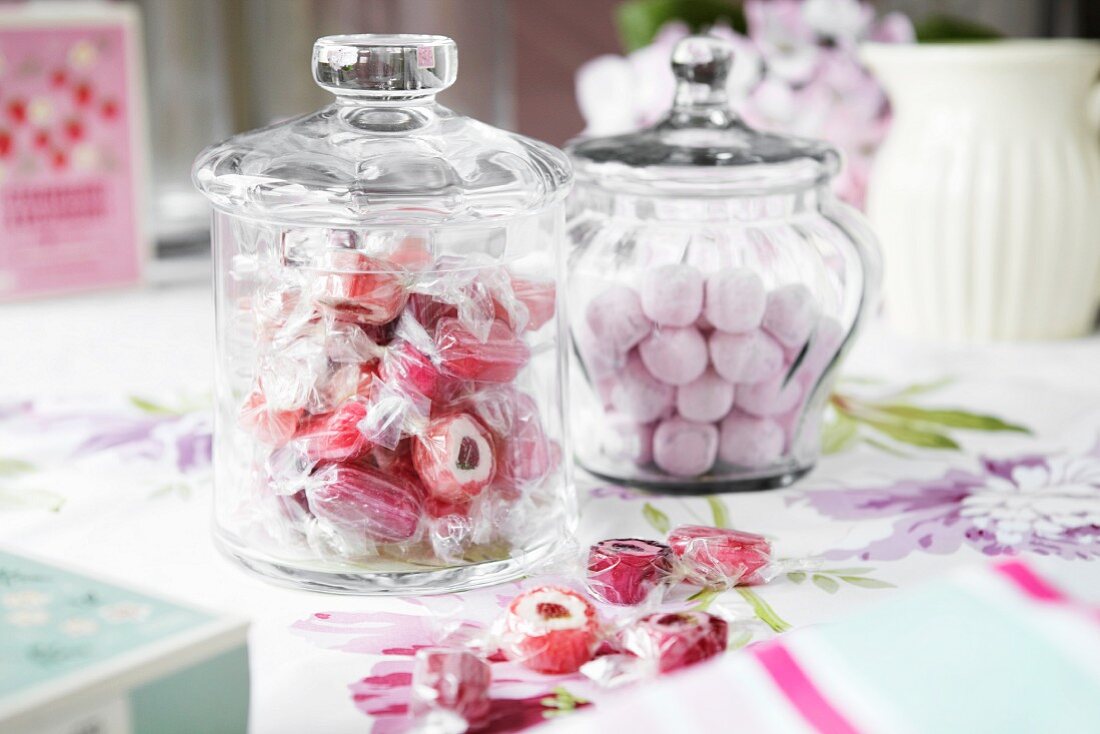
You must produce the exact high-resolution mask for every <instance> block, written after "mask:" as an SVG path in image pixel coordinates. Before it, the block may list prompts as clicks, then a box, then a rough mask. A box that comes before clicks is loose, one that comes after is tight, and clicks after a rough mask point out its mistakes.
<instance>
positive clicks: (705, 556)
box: [668, 525, 772, 588]
mask: <svg viewBox="0 0 1100 734" xmlns="http://www.w3.org/2000/svg"><path fill="white" fill-rule="evenodd" d="M668 544H669V545H670V546H671V547H672V552H673V553H674V554H675V555H676V558H677V559H678V561H679V564H680V571H681V572H682V573H683V574H684V576H685V578H686V579H687V580H688V581H690V582H692V583H696V584H699V585H702V586H710V587H715V588H729V587H731V586H747V585H751V584H762V583H764V578H763V576H761V571H762V569H764V567H765V566H767V565H768V563H770V562H771V557H772V546H771V543H769V542H768V539H767V538H765V537H764V536H762V535H756V534H755V533H745V532H742V531H740V530H728V529H725V528H712V527H707V526H704V525H681V526H680V527H678V528H676V529H675V530H673V531H672V532H671V533H669V536H668Z"/></svg>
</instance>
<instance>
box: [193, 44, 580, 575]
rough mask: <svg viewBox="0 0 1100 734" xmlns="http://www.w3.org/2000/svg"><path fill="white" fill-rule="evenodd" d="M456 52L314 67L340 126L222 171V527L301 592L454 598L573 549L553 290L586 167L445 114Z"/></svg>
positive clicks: (217, 186)
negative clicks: (441, 98) (560, 549)
mask: <svg viewBox="0 0 1100 734" xmlns="http://www.w3.org/2000/svg"><path fill="white" fill-rule="evenodd" d="M456 65H457V53H456V50H455V46H454V43H453V42H452V41H451V40H450V39H447V38H442V37H438V36H371V35H362V36H336V37H329V38H322V39H320V40H319V41H318V42H317V44H316V46H315V47H314V54H313V73H314V77H315V79H316V80H317V82H318V83H319V84H320V85H321V86H322V87H324V88H326V89H328V90H330V91H332V92H333V93H334V94H335V95H336V99H335V101H334V102H333V103H332V104H330V105H329V106H327V107H325V108H323V109H321V110H319V111H317V112H315V113H313V114H309V115H306V116H303V117H300V118H297V119H293V120H289V121H286V122H282V123H279V124H276V125H274V126H272V127H269V128H266V129H263V130H257V131H254V132H249V133H245V134H242V135H238V136H236V137H234V138H231V139H230V140H228V141H226V142H224V143H222V144H220V145H217V146H214V147H212V148H210V149H208V150H206V151H204V152H203V153H202V154H201V155H200V156H199V158H198V160H197V161H196V163H195V168H194V179H195V182H196V185H197V186H198V187H199V189H200V190H201V191H202V192H203V193H204V194H206V196H207V197H208V198H209V199H210V200H211V201H212V202H213V204H214V207H215V214H214V223H213V244H214V258H215V271H216V272H215V282H216V304H217V340H218V344H217V355H218V356H217V377H216V385H217V389H216V402H217V407H216V410H217V420H216V430H215V484H216V494H215V513H214V517H215V528H216V537H217V541H218V543H219V545H220V547H221V548H222V549H223V550H224V551H226V552H227V553H229V554H230V555H231V556H233V557H235V558H237V559H239V560H240V561H241V562H243V563H244V564H245V565H246V566H248V567H249V568H252V569H253V570H256V571H259V572H260V573H263V574H265V575H267V576H270V577H273V578H275V579H277V580H281V581H283V582H287V583H293V584H298V585H302V586H307V587H310V588H317V589H323V590H329V591H344V592H362V593H372V592H386V591H395V592H403V593H409V592H445V591H453V590H458V589H462V588H469V587H472V586H477V585H482V584H488V583H493V582H497V581H500V580H503V579H506V578H513V577H516V576H519V575H521V574H523V573H525V572H526V571H527V570H528V569H529V568H530V567H531V565H532V564H534V563H536V562H539V561H540V560H541V559H542V558H543V557H544V556H546V555H548V554H550V553H551V552H552V551H553V549H554V548H555V547H556V546H560V544H561V540H562V538H563V537H567V536H568V535H569V534H570V533H571V532H572V527H573V524H574V522H575V512H576V511H575V506H574V501H573V498H572V496H571V484H570V477H569V474H568V471H567V462H565V461H564V460H563V452H564V451H566V430H565V421H564V416H563V411H562V403H563V399H562V398H563V395H562V391H563V374H564V359H563V358H562V355H563V354H564V352H563V350H561V349H560V348H559V347H560V340H561V337H562V335H563V334H564V333H565V330H564V314H563V315H562V319H560V320H559V314H558V308H557V303H558V295H559V294H558V284H559V283H560V282H561V280H562V277H561V276H562V275H563V272H564V260H563V255H562V250H563V248H562V246H561V240H562V238H563V229H562V228H563V223H564V196H565V194H566V193H567V191H568V188H569V186H570V183H571V172H570V166H569V162H568V160H567V159H566V157H565V155H564V154H563V153H562V152H561V151H558V150H556V149H554V148H552V147H550V146H547V145H544V144H541V143H538V142H536V141H533V140H529V139H527V138H523V137H520V136H517V135H512V134H509V133H505V132H503V131H500V130H496V129H494V128H491V127H489V126H487V125H483V124H481V123H479V122H476V121H474V120H470V119H468V118H465V117H462V116H459V115H456V114H455V113H453V112H451V111H450V110H448V109H446V108H444V107H442V106H440V105H439V104H437V103H436V102H435V94H436V93H437V92H439V91H441V90H442V89H444V88H446V87H447V86H449V85H450V84H451V83H452V82H453V81H454V79H455V73H456Z"/></svg>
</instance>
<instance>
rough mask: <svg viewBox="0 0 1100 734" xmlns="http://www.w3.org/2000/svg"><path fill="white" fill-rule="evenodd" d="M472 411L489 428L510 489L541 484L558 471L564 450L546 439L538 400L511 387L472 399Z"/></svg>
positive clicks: (499, 470)
mask: <svg viewBox="0 0 1100 734" xmlns="http://www.w3.org/2000/svg"><path fill="white" fill-rule="evenodd" d="M468 402H469V403H470V406H471V408H470V409H471V410H472V412H473V413H474V415H476V416H477V417H478V418H479V419H480V420H481V422H482V423H483V424H484V425H485V426H487V427H488V428H489V430H490V431H491V432H492V434H493V437H494V442H495V445H496V456H497V479H498V482H503V483H504V484H505V485H507V486H509V487H512V488H514V487H516V485H517V484H519V483H527V482H538V481H541V480H542V479H543V478H545V477H546V476H547V475H548V474H549V473H550V472H552V471H553V470H554V469H555V468H557V464H558V461H559V460H560V453H561V449H560V447H558V446H557V444H556V443H555V442H553V441H551V440H550V439H549V438H547V436H546V432H545V431H544V430H543V427H542V417H541V415H540V414H539V408H538V404H537V403H535V399H534V398H532V397H531V396H530V395H528V394H527V393H524V392H520V391H519V390H517V389H516V388H515V387H513V386H511V385H501V386H499V387H493V388H490V389H488V390H485V391H483V392H479V393H475V394H474V395H472V396H470V398H469V400H468Z"/></svg>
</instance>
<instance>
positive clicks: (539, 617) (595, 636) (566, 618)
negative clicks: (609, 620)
mask: <svg viewBox="0 0 1100 734" xmlns="http://www.w3.org/2000/svg"><path fill="white" fill-rule="evenodd" d="M497 635H498V639H499V646H500V650H501V652H503V653H504V655H505V656H506V657H507V658H508V659H509V660H512V661H514V662H517V663H519V664H520V665H523V666H524V667H526V668H530V669H531V670H534V671H537V672H539V673H548V674H564V673H575V672H577V671H578V670H580V668H581V666H582V665H584V664H585V663H587V662H588V661H590V660H591V659H592V657H593V655H595V653H596V649H597V648H598V647H599V645H600V642H601V641H602V639H603V635H604V631H603V629H602V627H601V624H600V620H599V618H598V616H597V614H596V607H595V606H594V605H593V604H592V602H590V601H589V600H588V599H586V598H585V597H584V595H583V594H581V593H579V592H577V591H575V590H573V589H570V588H566V587H564V586H539V587H536V588H533V589H529V590H527V591H524V592H522V593H520V594H519V595H517V596H516V597H515V598H514V599H513V600H512V603H511V604H509V605H508V610H507V611H506V612H505V614H504V617H503V619H502V620H501V621H500V622H499V623H498V625H497Z"/></svg>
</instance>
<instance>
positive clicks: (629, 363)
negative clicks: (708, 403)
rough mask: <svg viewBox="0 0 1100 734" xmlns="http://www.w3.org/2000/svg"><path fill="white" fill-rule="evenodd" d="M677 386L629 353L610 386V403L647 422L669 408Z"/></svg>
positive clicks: (669, 410) (658, 416) (634, 353)
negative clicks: (652, 372)
mask: <svg viewBox="0 0 1100 734" xmlns="http://www.w3.org/2000/svg"><path fill="white" fill-rule="evenodd" d="M675 402H676V388H675V387H673V386H672V385H666V384H665V383H663V382H661V381H660V380H658V379H657V378H655V377H654V376H653V375H651V374H650V373H649V370H647V369H646V367H645V365H644V364H642V358H641V357H639V356H638V355H637V353H636V352H631V353H630V355H629V356H628V357H627V359H626V364H625V365H624V366H623V369H622V373H621V374H620V375H619V379H618V381H617V382H616V384H615V386H614V387H613V388H612V389H611V405H612V406H613V407H614V408H615V410H617V411H618V412H620V413H623V414H624V415H628V416H630V417H631V418H633V419H634V420H636V421H638V422H639V423H649V422H651V421H655V420H657V419H658V418H661V417H663V416H665V415H666V414H668V413H669V412H671V411H672V407H673V405H674V404H675Z"/></svg>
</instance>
